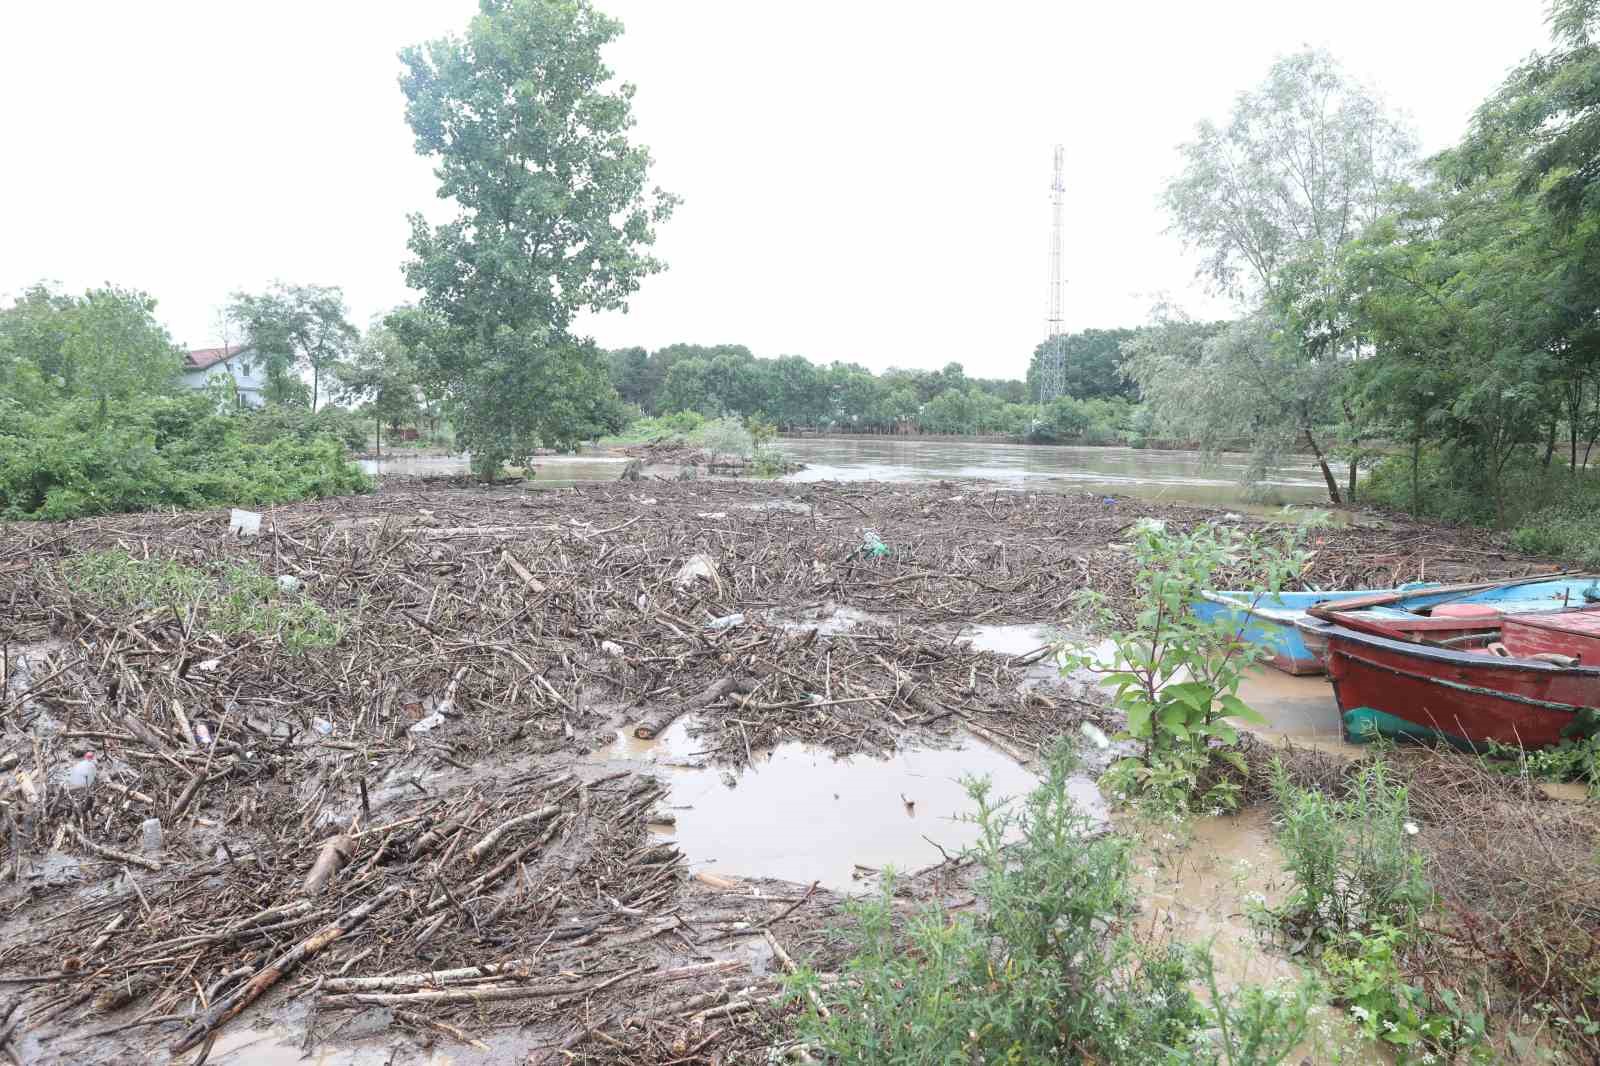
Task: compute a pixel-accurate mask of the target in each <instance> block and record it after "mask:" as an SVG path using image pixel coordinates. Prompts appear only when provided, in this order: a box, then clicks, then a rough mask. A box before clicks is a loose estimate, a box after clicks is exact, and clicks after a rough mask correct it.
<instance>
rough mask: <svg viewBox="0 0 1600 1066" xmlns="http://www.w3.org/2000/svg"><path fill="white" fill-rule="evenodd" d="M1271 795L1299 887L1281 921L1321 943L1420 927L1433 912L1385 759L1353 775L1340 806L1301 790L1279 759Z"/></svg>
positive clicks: (1403, 803)
mask: <svg viewBox="0 0 1600 1066" xmlns="http://www.w3.org/2000/svg"><path fill="white" fill-rule="evenodd" d="M1272 791H1273V796H1274V798H1275V799H1276V800H1277V803H1278V809H1279V812H1280V822H1279V826H1278V845H1279V846H1280V847H1281V848H1283V853H1284V859H1285V861H1286V863H1287V865H1288V869H1289V873H1290V875H1291V877H1292V878H1293V880H1294V891H1293V892H1292V893H1291V895H1290V897H1289V900H1288V902H1287V903H1286V904H1285V905H1284V911H1283V913H1282V914H1281V915H1280V917H1281V919H1282V920H1283V921H1284V922H1286V923H1288V924H1290V925H1293V926H1294V927H1296V928H1297V929H1299V930H1300V931H1302V932H1304V933H1306V934H1308V935H1311V936H1314V937H1324V938H1328V937H1335V936H1338V935H1342V934H1346V933H1352V932H1357V931H1359V930H1362V929H1367V928H1373V927H1375V926H1377V925H1378V924H1379V923H1388V924H1390V925H1392V926H1394V927H1396V928H1399V929H1411V928H1413V927H1415V925H1416V923H1417V922H1418V920H1419V919H1421V917H1422V916H1423V914H1425V913H1426V912H1427V911H1428V909H1429V908H1430V907H1431V906H1432V905H1433V890H1432V889H1431V888H1429V887H1428V882H1427V879H1426V878H1425V877H1424V876H1423V873H1422V855H1421V853H1420V852H1418V851H1417V849H1416V848H1414V847H1412V846H1411V844H1410V836H1411V834H1413V833H1415V832H1416V831H1417V827H1416V826H1415V825H1414V824H1413V823H1412V822H1411V820H1410V817H1411V811H1410V804H1409V800H1408V797H1407V793H1406V789H1405V787H1404V786H1402V785H1395V784H1391V783H1390V781H1389V775H1388V770H1387V768H1386V767H1385V765H1384V763H1383V761H1382V760H1376V761H1374V762H1371V763H1369V764H1368V765H1366V766H1365V767H1363V768H1362V769H1361V770H1360V772H1358V773H1356V774H1355V775H1354V777H1352V778H1351V780H1350V783H1349V792H1348V794H1347V795H1346V796H1345V797H1344V798H1343V799H1335V798H1333V797H1330V796H1328V795H1326V794H1324V793H1322V792H1319V791H1317V790H1315V789H1307V788H1301V787H1299V786H1298V785H1296V784H1295V783H1294V782H1292V781H1290V780H1289V774H1288V771H1286V770H1285V769H1284V767H1283V763H1282V761H1281V760H1276V761H1274V763H1273V767H1272Z"/></svg>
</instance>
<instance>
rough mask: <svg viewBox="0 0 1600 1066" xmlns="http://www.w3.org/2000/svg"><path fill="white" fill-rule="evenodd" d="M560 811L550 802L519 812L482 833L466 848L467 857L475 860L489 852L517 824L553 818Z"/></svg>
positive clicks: (521, 824)
mask: <svg viewBox="0 0 1600 1066" xmlns="http://www.w3.org/2000/svg"><path fill="white" fill-rule="evenodd" d="M560 813H561V808H560V807H558V806H556V805H555V804H550V805H549V806H545V807H540V808H538V809H537V810H532V811H529V812H528V813H527V814H519V815H517V816H516V817H515V818H510V819H507V820H506V821H504V822H501V823H500V824H499V825H497V826H495V827H494V828H493V829H491V830H489V831H488V832H487V833H485V834H483V836H482V837H481V838H480V839H479V840H478V842H477V843H476V844H474V845H472V847H470V848H468V849H467V858H469V859H471V860H472V861H473V862H477V861H478V860H479V859H481V858H483V857H484V856H485V855H487V854H489V852H491V851H493V850H494V846H495V845H496V844H497V843H499V842H500V838H501V837H503V836H505V835H506V834H507V833H509V832H510V831H511V830H513V829H516V828H517V827H518V826H523V825H527V824H528V823H530V822H540V821H543V820H544V819H546V818H553V817H555V816H556V815H558V814H560Z"/></svg>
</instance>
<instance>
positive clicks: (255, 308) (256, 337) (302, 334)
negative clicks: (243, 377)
mask: <svg viewBox="0 0 1600 1066" xmlns="http://www.w3.org/2000/svg"><path fill="white" fill-rule="evenodd" d="M227 317H228V319H229V320H230V321H231V322H233V323H234V324H235V325H238V326H239V327H240V328H242V329H243V330H244V334H245V343H246V344H247V345H248V346H249V347H250V348H252V349H254V351H255V354H256V358H258V359H259V360H260V361H261V364H262V368H263V370H264V371H265V372H266V379H267V380H266V386H265V388H263V389H262V393H263V395H264V396H266V398H267V399H268V400H271V401H273V402H275V403H295V402H299V401H300V397H301V396H302V394H303V393H304V390H303V389H302V388H301V387H300V386H301V382H300V381H299V378H298V377H297V374H298V373H299V372H302V371H310V373H311V391H310V395H309V397H308V399H309V402H310V405H311V409H312V410H313V411H314V410H316V409H317V405H318V403H319V402H320V401H321V399H322V392H323V388H322V385H323V380H324V378H325V377H327V376H329V375H332V374H336V372H337V370H336V368H337V367H338V366H339V364H341V363H342V362H343V361H344V360H345V359H346V358H348V357H349V355H350V353H351V351H352V350H353V349H354V348H355V345H356V343H357V342H358V341H359V340H360V337H361V334H360V331H359V330H357V329H356V327H355V326H354V325H352V324H351V323H350V318H349V311H348V310H347V308H346V307H345V302H344V292H343V290H341V289H340V288H338V287H337V286H327V285H285V284H284V283H283V282H281V281H280V282H275V283H274V284H273V285H272V287H271V288H270V289H268V290H267V291H266V292H264V293H247V292H236V293H234V294H233V298H232V300H231V301H230V302H229V304H228V310H227Z"/></svg>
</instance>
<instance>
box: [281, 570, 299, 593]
mask: <svg viewBox="0 0 1600 1066" xmlns="http://www.w3.org/2000/svg"><path fill="white" fill-rule="evenodd" d="M299 588H300V579H299V578H297V577H295V576H294V575H293V574H284V575H282V576H281V577H279V578H278V590H279V591H280V592H295V591H297V590H298V589H299Z"/></svg>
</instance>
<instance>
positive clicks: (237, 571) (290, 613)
mask: <svg viewBox="0 0 1600 1066" xmlns="http://www.w3.org/2000/svg"><path fill="white" fill-rule="evenodd" d="M62 570H63V572H64V574H65V575H66V578H67V584H68V585H69V586H70V587H71V588H72V589H73V590H74V591H76V592H78V593H80V594H82V595H84V596H87V597H88V598H89V599H91V600H94V601H96V602H97V603H101V604H105V605H107V606H110V607H113V608H122V609H132V610H139V611H147V610H152V609H155V608H162V607H167V608H172V609H173V610H175V611H177V612H178V613H179V614H180V615H183V616H187V615H189V614H190V613H191V612H193V613H195V614H196V615H198V617H199V620H200V624H201V625H203V626H205V627H206V628H207V629H210V630H212V631H213V632H216V633H220V634H224V635H226V634H232V633H255V634H257V635H260V636H263V637H269V638H272V639H275V640H277V641H278V642H279V643H281V644H282V645H283V646H284V648H285V649H286V650H287V651H289V652H291V653H297V652H302V651H305V650H307V649H310V648H322V647H328V646H330V645H332V644H335V643H337V642H338V640H339V637H340V636H341V635H342V634H343V626H342V625H341V624H340V623H339V621H338V620H337V619H335V618H334V617H333V616H332V615H330V614H329V613H328V612H327V611H326V610H325V609H324V608H323V607H322V606H321V605H320V604H318V603H317V602H316V601H315V600H313V599H311V598H310V597H309V596H306V595H304V594H303V593H301V592H298V591H295V592H287V591H284V590H282V589H280V588H279V587H278V584H277V582H276V581H274V580H273V579H272V578H271V577H269V576H267V575H266V574H263V573H262V572H261V570H260V569H259V568H257V567H256V566H255V565H253V564H251V563H235V564H232V565H229V566H227V567H225V568H223V570H222V572H221V573H220V574H215V575H214V574H211V573H208V572H206V571H204V570H198V569H195V568H194V567H190V566H184V565H183V564H181V563H176V562H172V561H171V560H167V559H135V558H133V557H132V556H131V555H129V554H128V553H127V552H124V551H97V552H85V553H84V554H82V555H76V556H73V557H72V558H71V559H68V560H67V561H66V562H65V563H63V564H62Z"/></svg>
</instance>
